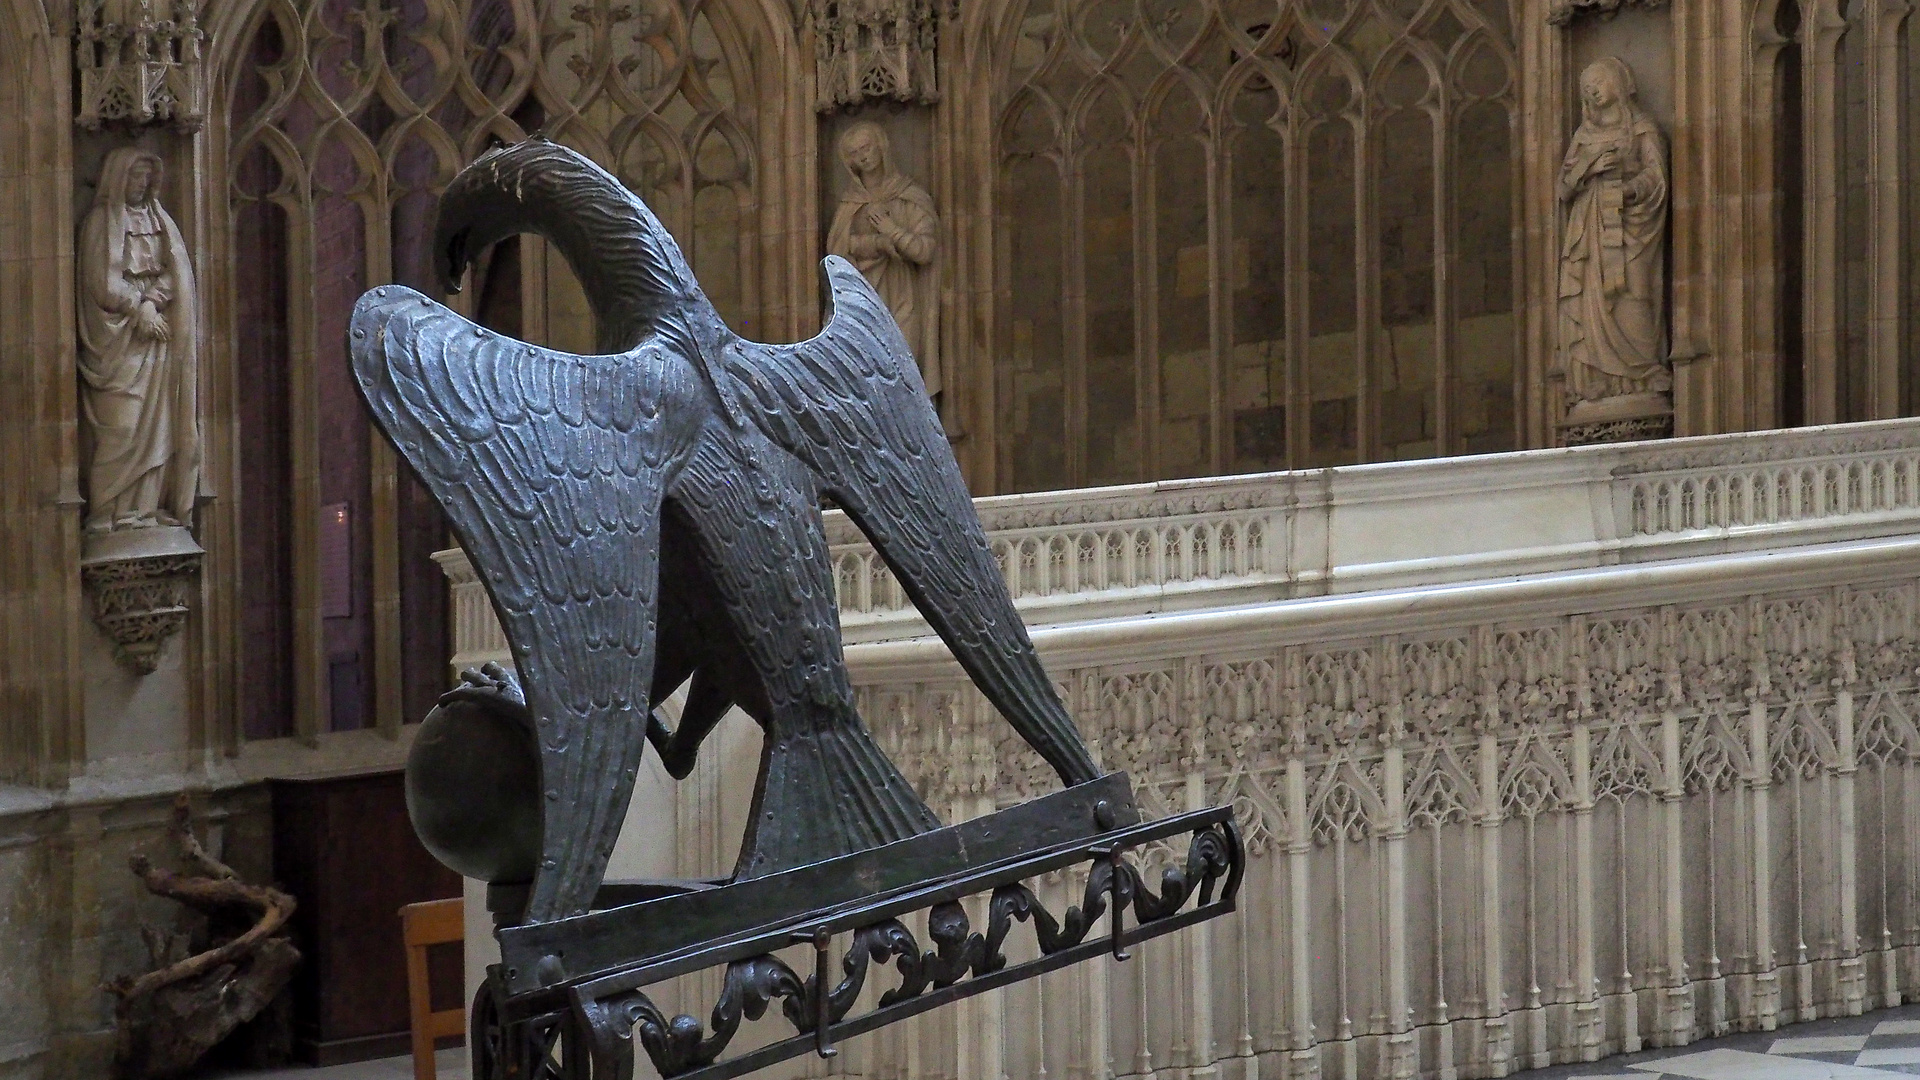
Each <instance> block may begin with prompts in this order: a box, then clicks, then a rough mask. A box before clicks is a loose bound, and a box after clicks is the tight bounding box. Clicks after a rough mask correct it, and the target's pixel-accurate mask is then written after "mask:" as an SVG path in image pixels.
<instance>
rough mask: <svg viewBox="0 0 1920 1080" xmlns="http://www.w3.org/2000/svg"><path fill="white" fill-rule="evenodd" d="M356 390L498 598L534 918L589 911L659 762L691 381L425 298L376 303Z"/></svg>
mask: <svg viewBox="0 0 1920 1080" xmlns="http://www.w3.org/2000/svg"><path fill="white" fill-rule="evenodd" d="M350 341H351V345H352V352H353V367H354V374H355V376H356V378H357V381H358V383H359V386H360V390H361V393H362V394H363V395H364V396H365V398H366V401H367V405H368V407H369V408H370V409H371V411H372V413H373V415H374V417H375V418H376V420H377V421H378V423H379V425H380V427H381V429H382V430H384V431H385V432H386V434H387V437H388V438H389V439H391V440H392V441H393V443H394V445H395V446H396V447H397V448H398V450H399V452H400V455H401V457H403V458H404V459H405V460H406V461H407V462H408V463H409V464H410V465H411V466H412V467H413V469H414V470H415V472H417V473H418V474H419V476H420V479H421V480H422V481H423V482H424V483H425V484H426V487H427V489H428V490H429V491H430V492H432V493H433V496H434V497H435V498H436V499H438V500H439V501H440V504H441V506H442V507H443V508H444V509H445V510H446V513H447V518H448V521H449V522H450V523H451V525H452V527H453V531H454V533H455V535H456V536H458V538H459V540H460V543H461V546H462V547H464V548H465V549H466V551H467V554H468V557H469V558H471V559H472V560H473V565H474V568H475V570H476V571H477V572H478V574H479V576H480V580H481V582H482V583H483V584H484V585H485V586H486V588H487V591H488V593H489V594H490V595H491V596H492V598H493V605H494V610H495V611H496V612H497V613H498V615H499V618H500V625H501V628H502V629H503V630H504V631H505V632H506V636H507V640H508V642H509V643H510V644H511V645H512V648H513V658H514V661H515V664H516V666H517V667H518V669H519V675H520V681H521V685H522V686H523V687H524V689H525V692H526V699H527V706H528V708H529V709H530V711H531V712H532V713H533V715H534V717H535V724H536V731H537V735H538V738H539V743H540V769H541V787H542V789H543V791H544V793H545V796H546V798H545V800H544V801H545V807H544V813H545V820H544V823H543V828H542V850H541V861H540V865H539V869H538V870H537V871H536V874H535V877H534V885H533V893H532V896H531V898H530V900H529V903H528V908H527V917H528V918H529V919H531V920H533V921H546V920H549V919H555V918H562V917H565V916H567V915H572V914H576V913H578V912H582V911H585V910H586V908H587V905H588V903H589V902H590V900H591V898H592V896H593V893H594V890H595V889H596V888H597V887H598V886H599V884H600V878H601V876H602V875H603V873H604V872H605V868H606V860H607V856H608V855H609V854H610V853H611V852H612V849H613V843H614V840H615V839H616V837H617V836H618V834H619V831H620V826H621V823H622V820H623V819H624V817H625V815H626V808H627V801H628V799H629V797H630V796H631V795H632V791H633V783H634V775H635V772H636V770H637V769H638V767H639V764H640V758H641V754H642V753H643V751H644V748H645V746H646V742H647V740H646V731H647V715H648V694H649V689H650V681H651V677H652V669H653V660H654V642H655V633H656V629H655V627H656V618H657V603H656V602H657V599H658V592H659V569H658V555H659V537H660V532H659V530H660V502H661V493H662V491H663V490H664V489H665V487H666V486H667V484H668V483H669V482H670V481H671V479H672V475H673V472H674V470H675V469H677V468H678V467H679V465H680V463H681V461H682V460H683V459H684V457H685V451H686V448H687V447H688V446H690V445H691V442H692V437H693V433H694V432H696V431H697V430H698V426H699V420H698V409H697V407H689V406H688V405H687V404H686V402H687V401H689V400H691V401H693V402H697V401H698V400H699V398H698V397H697V396H696V392H695V390H694V388H693V387H692V386H691V385H690V382H691V380H690V379H689V375H690V372H689V369H688V368H687V366H686V365H685V364H684V363H675V362H674V358H673V357H672V356H670V355H668V354H667V353H666V352H665V350H664V349H661V348H658V347H656V346H655V345H654V344H652V343H651V342H649V343H643V344H642V345H640V346H639V347H637V348H635V349H634V350H632V351H630V352H628V353H625V354H622V355H616V356H574V355H570V354H567V353H561V352H555V351H552V350H548V349H542V348H538V347H535V346H532V345H528V344H526V343H525V342H521V341H517V340H514V339H513V338H510V337H503V336H501V335H499V334H495V333H493V332H491V331H489V330H486V329H484V328H482V327H479V326H476V325H474V324H473V323H471V322H468V321H467V320H466V319H463V318H461V317H460V316H459V315H457V314H455V313H454V312H452V311H450V310H448V309H447V308H445V307H443V306H441V305H440V304H437V303H435V302H433V301H432V300H429V299H428V298H426V297H425V296H422V295H420V294H419V293H417V292H414V291H413V290H411V289H407V288H403V287H400V286H393V285H389V286H385V287H382V288H378V289H374V290H372V291H370V292H368V293H367V294H366V295H364V296H362V297H361V299H360V302H359V304H358V305H357V306H356V307H355V309H354V313H353V322H352V329H351V339H350Z"/></svg>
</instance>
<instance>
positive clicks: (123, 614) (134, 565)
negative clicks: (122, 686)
mask: <svg viewBox="0 0 1920 1080" xmlns="http://www.w3.org/2000/svg"><path fill="white" fill-rule="evenodd" d="M204 555H205V553H204V552H203V551H201V549H200V546H199V545H198V544H195V543H194V542H193V538H192V536H191V534H189V533H188V532H187V530H185V529H168V528H161V529H141V530H133V531H123V532H117V533H112V534H109V535H108V536H107V537H106V538H104V539H95V540H92V541H90V542H89V544H88V551H87V554H86V555H85V556H84V557H83V558H82V559H81V560H80V580H81V583H82V584H84V585H85V586H86V588H87V593H88V595H90V596H91V597H92V598H93V618H94V622H96V623H98V624H99V626H100V629H101V630H102V631H103V632H104V633H105V634H106V635H107V637H108V638H109V639H111V640H112V641H113V644H114V654H115V655H116V656H118V657H119V658H120V659H121V661H123V662H124V663H125V664H126V665H127V666H128V667H130V668H132V669H134V670H135V671H137V672H139V673H140V674H142V675H145V674H148V673H150V672H152V671H153V669H154V668H155V666H157V665H158V663H159V660H160V649H161V647H162V646H164V645H165V644H166V643H167V639H168V638H170V637H172V636H173V635H174V634H176V633H178V632H179V631H180V628H181V627H183V626H185V625H186V623H187V603H188V601H189V600H190V599H191V597H192V596H193V587H194V578H195V577H196V576H197V575H198V574H199V572H200V560H201V559H202V558H203V557H204Z"/></svg>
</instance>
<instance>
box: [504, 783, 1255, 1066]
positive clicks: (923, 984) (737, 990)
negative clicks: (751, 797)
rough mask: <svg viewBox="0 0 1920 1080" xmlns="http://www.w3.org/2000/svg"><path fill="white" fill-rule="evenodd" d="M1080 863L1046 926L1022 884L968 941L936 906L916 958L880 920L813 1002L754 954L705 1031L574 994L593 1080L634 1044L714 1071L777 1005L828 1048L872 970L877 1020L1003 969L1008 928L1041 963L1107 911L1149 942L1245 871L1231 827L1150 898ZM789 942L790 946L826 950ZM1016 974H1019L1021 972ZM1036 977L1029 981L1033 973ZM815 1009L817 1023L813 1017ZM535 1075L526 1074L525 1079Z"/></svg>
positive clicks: (628, 999)
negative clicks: (1059, 910) (890, 982)
mask: <svg viewBox="0 0 1920 1080" xmlns="http://www.w3.org/2000/svg"><path fill="white" fill-rule="evenodd" d="M1086 854H1087V855H1090V856H1092V857H1093V858H1092V861H1091V862H1090V863H1089V864H1087V871H1086V882H1085V886H1084V889H1083V891H1082V895H1081V900H1080V903H1079V904H1077V905H1074V906H1072V907H1069V908H1068V909H1067V910H1066V912H1065V913H1064V914H1063V915H1061V916H1060V917H1058V918H1056V917H1055V916H1054V915H1053V914H1052V913H1050V912H1049V911H1048V910H1047V908H1046V906H1045V905H1044V904H1043V903H1042V902H1041V900H1040V898H1039V896H1038V895H1037V894H1036V893H1035V892H1034V891H1033V889H1031V888H1029V887H1028V886H1027V885H1026V884H1024V883H1022V882H1019V881H1011V882H1006V883H1003V884H999V885H997V886H995V887H994V888H993V889H992V891H991V893H990V895H989V898H988V900H987V904H986V907H987V925H986V930H985V931H984V932H977V931H974V930H973V928H972V921H971V919H970V918H969V916H968V914H967V910H966V907H965V905H964V904H963V903H962V902H961V901H960V899H958V898H949V899H942V900H939V901H938V902H935V903H933V904H932V905H931V906H930V907H928V908H927V937H928V939H929V941H930V943H931V945H932V947H931V948H928V949H922V947H921V945H920V943H919V941H918V939H917V938H916V937H915V935H914V933H913V932H912V931H911V930H909V929H908V928H907V926H906V924H905V923H903V922H902V921H901V920H900V919H899V918H897V917H888V918H883V919H880V920H879V921H876V922H873V923H870V924H867V925H865V926H860V927H858V928H856V929H854V930H853V931H852V935H851V941H850V942H849V944H848V947H847V949H846V952H845V953H844V955H843V956H842V958H841V962H840V968H841V978H840V980H839V981H838V982H837V983H835V984H833V985H832V986H831V987H830V988H828V989H826V990H825V993H826V1000H825V1002H824V1003H823V1002H822V1001H821V999H820V996H819V995H820V994H821V993H822V992H823V991H822V988H823V986H824V983H823V980H822V978H821V976H822V975H823V974H824V973H825V967H826V966H825V965H821V968H820V970H818V971H816V972H815V973H814V974H809V975H806V976H804V977H803V976H801V975H800V974H799V972H797V971H795V970H794V968H793V967H792V966H791V965H789V964H788V963H787V962H786V961H784V960H782V959H781V958H780V957H778V956H776V955H774V954H772V953H763V954H760V955H757V956H753V957H749V958H746V959H742V960H735V961H733V962H732V963H730V964H729V965H728V968H727V975H726V981H725V983H724V985H723V988H722V990H721V993H720V997H719V999H718V1000H717V1001H716V1002H715V1004H714V1007H713V1011H712V1013H711V1015H710V1018H709V1021H708V1024H707V1025H706V1026H703V1025H702V1024H701V1023H700V1021H699V1020H698V1019H697V1018H695V1017H693V1016H691V1015H687V1014H684V1013H683V1014H679V1015H674V1016H668V1015H667V1013H666V1012H665V1011H663V1010H662V1009H660V1008H659V1007H658V1006H657V1005H656V1004H655V1003H654V1002H653V1000H652V999H651V998H650V997H648V996H647V994H646V993H645V992H644V990H642V989H638V988H635V989H630V990H627V991H624V992H621V993H618V994H615V995H613V996H611V997H607V998H605V999H599V1000H596V999H594V998H592V997H591V996H588V995H577V996H576V998H575V1002H574V1005H575V1009H576V1012H577V1015H578V1016H579V1017H580V1019H581V1020H582V1022H583V1026H584V1027H585V1029H586V1034H587V1042H588V1047H589V1052H590V1054H591V1057H592V1061H593V1063H594V1073H593V1075H594V1076H595V1077H596V1078H598V1077H602V1076H605V1077H611V1078H615V1080H629V1078H630V1077H631V1076H632V1075H633V1067H634V1061H635V1059H634V1056H633V1044H634V1041H635V1039H636V1038H637V1040H638V1042H639V1044H640V1046H641V1047H643V1048H644V1049H645V1050H646V1053H647V1056H648V1058H649V1059H651V1061H652V1063H653V1066H654V1068H655V1069H657V1070H658V1071H659V1073H660V1075H661V1076H663V1077H682V1076H686V1075H688V1074H690V1073H694V1072H698V1071H701V1070H705V1069H708V1068H709V1067H712V1066H714V1064H715V1063H716V1062H717V1061H719V1058H720V1055H721V1054H722V1053H723V1052H724V1051H725V1050H726V1048H727V1046H728V1044H729V1043H730V1042H731V1041H732V1040H733V1037H734V1036H735V1035H736V1034H737V1033H738V1032H739V1030H740V1026H741V1022H742V1021H743V1020H748V1021H752V1020H759V1019H760V1018H761V1017H763V1016H764V1015H766V1012H767V1010H768V1007H769V1006H770V1005H771V1004H772V1003H773V1002H774V1001H775V1000H776V999H778V1000H779V1001H780V1002H781V1006H780V1011H781V1015H782V1016H783V1017H784V1018H785V1019H786V1021H787V1023H788V1024H789V1025H791V1026H792V1028H793V1029H794V1031H795V1032H796V1033H797V1034H798V1035H799V1036H814V1037H816V1038H817V1039H818V1041H819V1044H820V1045H821V1046H822V1047H825V1046H827V1045H828V1042H827V1040H826V1035H827V1034H828V1032H827V1031H824V1030H823V1029H822V1020H821V1018H822V1016H823V1015H824V1020H825V1024H826V1025H828V1026H829V1027H830V1026H832V1025H838V1024H840V1023H841V1022H842V1021H844V1020H846V1018H847V1016H848V1014H849V1013H850V1012H851V1011H852V1009H853V1006H854V1004H855V1002H856V1000H857V999H858V998H859V997H860V993H861V991H862V989H864V987H865V986H866V982H867V979H868V977H869V975H870V971H871V968H872V967H873V966H874V965H875V964H880V965H885V964H888V963H891V964H893V965H894V967H895V968H896V969H897V970H898V971H899V973H900V983H899V985H897V986H895V987H893V988H892V989H889V990H887V991H885V992H884V993H882V994H881V995H880V996H879V999H878V1006H877V1009H876V1012H878V1011H884V1010H888V1009H893V1008H896V1007H899V1006H904V1005H908V1004H909V1003H912V1002H915V1001H916V1000H918V999H921V998H923V997H925V996H927V995H929V994H931V993H936V992H940V991H948V990H950V989H951V988H954V987H956V986H957V985H958V984H960V983H962V982H963V981H964V980H966V979H968V977H969V976H971V977H972V978H973V979H976V980H978V979H981V978H983V977H987V976H993V975H995V974H996V973H1001V972H1005V971H1007V970H1008V961H1007V956H1006V953H1005V951H1004V946H1005V943H1006V939H1007V936H1008V934H1009V933H1010V932H1011V930H1012V926H1013V924H1014V923H1015V922H1023V923H1026V922H1030V923H1031V924H1032V926H1033V930H1034V939H1035V944H1036V945H1037V946H1038V950H1039V954H1040V957H1041V959H1040V960H1038V961H1030V962H1029V964H1039V963H1044V962H1045V959H1046V958H1048V957H1054V956H1056V955H1058V954H1061V953H1065V952H1067V951H1069V950H1072V949H1074V948H1076V947H1078V946H1081V945H1083V944H1084V943H1086V941H1087V938H1088V935H1089V933H1090V931H1091V930H1092V929H1093V926H1094V925H1095V924H1096V923H1097V922H1099V920H1100V919H1101V917H1102V916H1104V915H1106V914H1108V912H1109V911H1110V910H1111V911H1114V912H1117V913H1120V915H1124V914H1125V913H1126V912H1128V911H1131V912H1132V915H1133V919H1134V922H1135V926H1136V930H1135V932H1134V933H1135V934H1140V935H1141V936H1153V935H1152V933H1151V927H1152V924H1154V923H1158V922H1164V921H1165V920H1168V919H1169V918H1171V917H1172V916H1174V915H1177V914H1179V913H1180V912H1181V911H1182V909H1184V908H1186V907H1187V905H1188V902H1189V901H1197V904H1196V911H1197V910H1198V909H1201V908H1205V907H1206V906H1208V905H1211V904H1214V903H1215V891H1216V889H1219V891H1220V901H1219V902H1220V903H1221V904H1222V905H1226V906H1228V907H1230V906H1231V905H1232V903H1233V900H1234V897H1235V895H1236V894H1237V892H1238V889H1239V878H1240V874H1241V870H1242V867H1243V862H1244V854H1243V852H1242V850H1241V846H1240V842H1239V836H1238V830H1237V828H1236V826H1235V824H1234V822H1233V821H1232V819H1230V818H1226V819H1223V820H1220V821H1218V822H1215V823H1212V824H1209V825H1207V826H1205V827H1202V828H1199V829H1196V830H1195V831H1194V832H1193V833H1192V835H1191V839H1190V840H1189V842H1188V846H1187V857H1186V859H1185V861H1184V862H1183V863H1182V864H1180V865H1176V866H1169V867H1167V868H1166V869H1165V870H1163V871H1162V873H1161V877H1160V888H1159V890H1158V891H1155V890H1153V889H1151V888H1149V887H1148V886H1147V885H1146V883H1145V881H1144V879H1143V876H1142V874H1141V872H1140V870H1139V869H1138V868H1137V867H1135V866H1134V865H1133V863H1132V862H1130V861H1129V860H1127V859H1126V858H1124V857H1123V856H1122V854H1121V852H1120V851H1118V850H1116V849H1111V848H1101V847H1098V846H1094V847H1092V848H1090V849H1089V850H1088V851H1087V852H1086ZM1123 927H1124V920H1123V919H1119V918H1116V920H1115V925H1114V927H1113V939H1114V941H1115V943H1116V944H1115V946H1114V947H1115V950H1116V953H1117V954H1118V955H1121V956H1122V957H1123V958H1124V954H1121V953H1118V949H1119V945H1118V943H1119V942H1120V941H1121V940H1122V938H1123V937H1124V938H1127V939H1128V940H1137V938H1135V937H1134V936H1133V935H1130V934H1127V933H1125V932H1124V930H1123ZM819 933H820V931H815V932H814V935H815V936H809V935H807V934H796V935H794V937H793V939H792V940H793V941H795V942H801V941H808V940H825V939H824V938H821V937H818V936H817V935H818V934H819ZM1023 966H1024V965H1023ZM1036 973H1037V972H1036ZM823 1005H824V1013H823V1012H822V1007H823ZM536 1075H537V1074H536Z"/></svg>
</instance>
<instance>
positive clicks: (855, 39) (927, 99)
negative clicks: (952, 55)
mask: <svg viewBox="0 0 1920 1080" xmlns="http://www.w3.org/2000/svg"><path fill="white" fill-rule="evenodd" d="M955 10H956V7H955V5H954V4H953V3H952V0H809V3H808V10H807V21H808V23H809V24H810V25H811V26H812V28H813V60H814V73H815V81H816V82H817V83H818V93H819V96H818V98H817V99H816V100H815V102H814V107H815V108H816V109H818V110H819V111H821V112H831V111H832V110H834V109H836V108H840V107H841V106H852V105H860V104H863V103H865V102H868V101H882V100H891V101H904V102H909V103H912V104H917V105H931V104H933V103H934V102H936V101H938V100H940V90H939V82H938V79H937V76H936V68H935V63H934V59H935V52H936V49H937V46H938V44H939V39H940V21H941V19H942V18H952V17H953V13H954V11H955Z"/></svg>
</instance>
